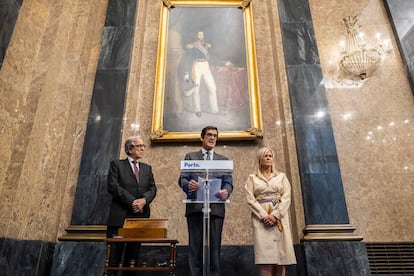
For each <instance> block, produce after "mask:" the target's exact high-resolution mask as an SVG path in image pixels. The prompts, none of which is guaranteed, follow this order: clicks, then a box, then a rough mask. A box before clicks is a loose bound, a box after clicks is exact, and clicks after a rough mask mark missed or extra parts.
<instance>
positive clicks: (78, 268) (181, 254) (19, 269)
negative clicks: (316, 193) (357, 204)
mask: <svg viewBox="0 0 414 276" xmlns="http://www.w3.org/2000/svg"><path fill="white" fill-rule="evenodd" d="M0 248H1V251H0V271H1V272H2V273H3V272H4V274H2V275H19V276H20V275H23V276H24V275H28V276H29V275H30V276H46V275H53V276H60V275H62V276H63V275H71V276H84V275H88V276H94V275H96V276H102V275H103V269H104V264H105V258H106V255H105V254H106V250H105V243H104V242H72V241H68V242H66V241H65V242H58V243H57V244H54V243H51V242H44V241H22V240H14V239H8V238H0ZM164 249H165V248H164ZM164 249H163V248H160V247H157V246H143V247H142V249H141V262H143V261H145V262H146V263H147V265H154V264H155V265H156V264H157V263H158V262H160V263H161V262H165V261H166V259H168V256H169V255H168V251H167V252H162V250H164ZM167 250H168V248H167ZM187 252H188V247H187V246H177V268H176V273H177V275H180V276H184V275H188V270H187V264H188V262H187V255H188V253H187ZM295 252H296V258H297V261H298V264H297V265H292V266H288V267H287V273H286V275H287V276H304V275H309V276H312V275H318V276H319V275H336V276H341V275H361V276H368V275H370V274H369V273H370V272H369V262H368V257H367V254H366V247H365V244H364V243H362V242H352V241H351V242H339V241H338V242H303V243H302V244H299V245H295ZM164 256H165V257H164ZM221 259H222V275H226V276H239V275H244V276H250V275H251V276H256V275H257V267H256V265H255V264H254V254H253V246H238V245H226V246H223V247H222V258H221ZM305 263H306V267H305ZM141 274H142V275H146V276H154V275H160V272H145V273H140V275H141Z"/></svg>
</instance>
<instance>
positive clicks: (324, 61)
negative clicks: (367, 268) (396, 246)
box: [310, 0, 414, 241]
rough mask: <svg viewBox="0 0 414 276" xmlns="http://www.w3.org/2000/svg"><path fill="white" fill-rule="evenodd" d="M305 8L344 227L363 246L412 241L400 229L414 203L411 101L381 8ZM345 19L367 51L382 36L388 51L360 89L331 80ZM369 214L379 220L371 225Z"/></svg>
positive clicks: (362, 4) (333, 4)
mask: <svg viewBox="0 0 414 276" xmlns="http://www.w3.org/2000/svg"><path fill="white" fill-rule="evenodd" d="M327 2H329V3H327ZM310 7H311V12H312V17H313V19H314V28H315V34H316V38H317V39H316V41H317V43H318V48H319V52H320V54H321V67H322V70H323V78H324V82H325V83H328V85H327V86H326V87H327V91H326V93H327V99H328V104H329V111H330V113H331V120H332V125H333V129H334V136H335V141H336V146H337V151H338V158H339V163H340V165H341V175H342V179H343V185H344V190H345V194H346V202H347V208H348V212H349V217H350V223H351V224H353V225H354V226H355V227H356V229H357V230H356V232H357V233H358V234H360V235H362V236H363V237H364V240H365V241H392V240H402V241H411V240H412V239H413V235H412V234H410V233H408V232H407V231H405V229H406V227H411V228H412V223H411V222H410V221H411V220H412V218H413V214H412V212H411V210H410V208H408V206H407V205H406V202H407V201H410V200H411V198H412V197H411V196H410V195H409V193H408V194H407V193H406V192H407V189H409V187H412V186H413V183H414V182H413V180H412V175H413V167H412V165H411V163H412V162H410V161H408V160H410V158H412V155H413V150H414V149H413V147H412V145H413V144H414V141H413V135H412V133H413V116H414V114H413V110H414V108H413V107H414V97H413V95H412V91H411V89H410V82H409V80H408V78H407V76H406V74H405V71H404V65H403V63H402V60H401V57H400V53H399V49H398V46H397V43H396V41H397V40H398V37H394V34H393V32H392V28H391V25H390V23H389V19H388V15H387V10H386V8H385V2H384V1H359V2H356V1H354V2H349V3H346V5H345V4H343V3H341V2H339V1H312V0H311V1H310ZM327 7H328V8H327ZM348 15H359V18H360V21H359V23H360V24H361V26H362V29H363V31H364V32H365V33H366V36H365V38H366V41H367V43H369V45H375V43H376V39H375V33H376V32H380V33H381V38H384V39H387V38H388V39H390V41H391V45H392V47H393V49H392V51H393V52H392V53H391V54H389V55H387V56H386V57H385V58H384V60H383V62H382V64H381V66H380V68H379V69H378V71H377V72H376V73H375V74H374V75H373V76H372V77H371V78H369V79H368V80H366V81H365V82H364V83H362V84H360V85H355V83H352V82H346V81H343V82H341V81H340V79H338V75H337V74H336V72H337V70H338V68H337V64H338V62H339V59H340V52H341V50H340V47H339V42H340V41H341V40H344V38H345V33H344V31H345V30H344V27H343V23H342V18H343V17H345V16H348ZM406 22H408V21H406ZM338 80H339V81H338ZM410 178H411V179H410ZM390 186H391V187H392V190H393V191H401V193H400V192H398V195H395V197H394V196H393V195H391V193H389V189H388V188H387V187H390ZM384 198H388V201H389V202H393V204H392V205H390V207H389V208H387V210H384V209H383V208H381V206H380V204H379V202H381V201H382V200H384ZM392 213H394V214H398V215H391V214H392ZM374 215H377V216H380V217H381V218H380V219H374ZM396 229H400V230H401V231H398V230H396Z"/></svg>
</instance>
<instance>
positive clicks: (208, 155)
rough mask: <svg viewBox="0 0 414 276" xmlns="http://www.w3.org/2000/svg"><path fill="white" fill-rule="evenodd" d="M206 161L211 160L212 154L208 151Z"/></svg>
mask: <svg viewBox="0 0 414 276" xmlns="http://www.w3.org/2000/svg"><path fill="white" fill-rule="evenodd" d="M206 160H211V152H210V151H206Z"/></svg>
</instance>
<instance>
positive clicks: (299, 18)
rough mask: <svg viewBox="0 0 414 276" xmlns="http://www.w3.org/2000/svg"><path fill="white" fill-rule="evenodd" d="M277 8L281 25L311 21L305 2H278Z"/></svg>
mask: <svg viewBox="0 0 414 276" xmlns="http://www.w3.org/2000/svg"><path fill="white" fill-rule="evenodd" d="M278 6H279V16H280V22H281V23H291V22H296V23H298V22H303V21H312V17H311V13H310V9H309V2H308V1H307V0H306V1H304V0H278Z"/></svg>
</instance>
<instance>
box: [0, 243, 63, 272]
mask: <svg viewBox="0 0 414 276" xmlns="http://www.w3.org/2000/svg"><path fill="white" fill-rule="evenodd" d="M54 246H55V244H54V243H51V242H45V241H24V240H15V239H8V238H1V239H0V249H1V250H0V275H19V276H25V275H27V276H33V275H49V274H50V270H51V266H52V255H53V250H54Z"/></svg>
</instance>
